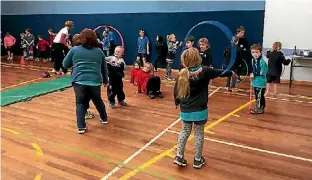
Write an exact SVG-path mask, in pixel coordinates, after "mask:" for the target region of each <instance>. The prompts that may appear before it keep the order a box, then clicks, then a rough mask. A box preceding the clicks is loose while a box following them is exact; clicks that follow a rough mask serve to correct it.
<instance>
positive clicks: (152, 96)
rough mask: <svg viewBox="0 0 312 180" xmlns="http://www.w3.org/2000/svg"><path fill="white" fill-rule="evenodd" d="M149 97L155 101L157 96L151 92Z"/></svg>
mask: <svg viewBox="0 0 312 180" xmlns="http://www.w3.org/2000/svg"><path fill="white" fill-rule="evenodd" d="M148 97H149V98H150V99H155V95H154V94H153V93H152V92H151V91H150V92H149V93H148Z"/></svg>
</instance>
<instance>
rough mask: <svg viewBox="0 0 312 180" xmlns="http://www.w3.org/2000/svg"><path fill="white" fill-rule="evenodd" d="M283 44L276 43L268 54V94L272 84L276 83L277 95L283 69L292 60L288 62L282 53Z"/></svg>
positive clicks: (275, 91)
mask: <svg viewBox="0 0 312 180" xmlns="http://www.w3.org/2000/svg"><path fill="white" fill-rule="evenodd" d="M281 49H282V43H280V42H275V43H274V44H273V46H272V50H271V51H268V52H267V58H268V59H269V60H268V73H267V83H268V84H267V93H269V88H270V84H271V83H274V94H276V93H277V84H279V83H280V82H281V75H282V71H283V70H282V69H283V66H282V64H284V65H289V63H290V60H286V59H285V56H284V54H283V53H282V52H281V51H280V50H281Z"/></svg>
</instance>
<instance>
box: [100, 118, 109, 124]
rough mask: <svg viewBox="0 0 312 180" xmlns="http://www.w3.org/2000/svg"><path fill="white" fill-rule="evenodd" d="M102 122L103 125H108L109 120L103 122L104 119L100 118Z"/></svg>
mask: <svg viewBox="0 0 312 180" xmlns="http://www.w3.org/2000/svg"><path fill="white" fill-rule="evenodd" d="M100 122H101V123H102V124H108V121H107V118H106V119H105V120H103V119H102V118H100Z"/></svg>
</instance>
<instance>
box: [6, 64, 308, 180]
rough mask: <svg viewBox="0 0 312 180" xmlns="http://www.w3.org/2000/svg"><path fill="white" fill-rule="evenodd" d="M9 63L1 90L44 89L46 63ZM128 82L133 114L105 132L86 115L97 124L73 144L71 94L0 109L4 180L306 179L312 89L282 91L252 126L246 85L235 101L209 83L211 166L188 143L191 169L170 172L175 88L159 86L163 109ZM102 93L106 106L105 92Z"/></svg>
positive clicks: (117, 116)
mask: <svg viewBox="0 0 312 180" xmlns="http://www.w3.org/2000/svg"><path fill="white" fill-rule="evenodd" d="M7 63H8V62H4V61H3V62H2V65H1V71H2V73H1V76H2V77H1V80H2V88H6V89H11V88H16V87H18V86H25V85H27V84H31V83H37V82H40V81H46V80H49V79H41V78H40V75H41V73H42V72H44V71H47V70H49V68H47V67H49V66H51V64H50V63H48V64H42V63H37V64H32V66H30V65H26V66H20V65H18V64H12V63H9V64H7ZM39 65H40V66H41V67H37V66H39ZM160 74H161V75H162V74H163V72H160ZM127 75H129V73H127ZM52 78H54V77H52ZM127 79H129V77H127V78H126V80H125V81H124V84H125V92H126V100H127V102H128V104H129V106H128V107H120V108H117V109H115V110H112V109H110V108H109V107H108V106H107V112H108V117H109V119H108V120H109V124H107V125H103V124H101V123H100V122H99V120H98V114H97V112H96V110H95V108H94V106H93V105H91V111H92V112H94V113H95V115H96V117H95V119H91V120H88V127H89V131H88V132H87V133H86V134H84V135H79V134H77V129H76V116H75V98H74V91H73V89H72V88H69V89H67V90H65V91H62V92H55V93H51V94H47V95H44V96H41V97H37V98H34V99H32V100H31V101H28V102H21V103H16V104H13V105H10V106H7V107H2V110H1V116H2V127H1V144H2V145H1V147H2V151H1V153H2V154H1V158H2V167H1V168H2V169H1V171H2V179H5V180H13V179H14V180H26V179H30V180H32V179H36V180H40V179H42V180H50V179H51V180H56V179H57V180H63V179H71V180H80V179H86V180H93V179H94V180H98V179H107V178H108V179H140V180H141V179H142V180H147V179H165V180H167V179H168V180H169V179H176V180H183V179H185V180H187V179H189V180H195V179H200V180H201V179H216V180H223V179H230V180H236V179H237V180H245V179H246V180H247V179H255V180H259V179H263V180H269V179H272V180H279V179H281V180H282V179H283V180H284V179H304V180H307V179H312V143H311V142H312V131H311V128H312V111H311V108H312V93H311V92H312V87H311V86H300V85H294V87H293V88H292V89H291V90H290V91H289V90H288V88H287V84H281V86H280V89H279V90H280V92H281V93H280V94H278V95H277V96H273V95H268V96H267V111H266V113H265V114H263V115H257V116H253V115H250V114H249V113H248V107H249V104H248V102H249V92H248V91H249V82H248V80H245V81H244V82H243V83H242V84H239V86H238V88H239V89H240V90H239V91H238V92H236V93H229V92H227V91H226V90H225V89H224V88H222V87H223V86H224V79H218V80H214V81H213V82H212V86H211V87H210V90H209V91H210V99H209V121H208V123H207V125H206V129H205V130H206V134H205V137H206V138H205V139H206V141H205V145H204V152H203V153H204V156H205V157H206V160H207V164H206V165H205V166H204V167H203V168H202V169H201V170H195V169H193V168H192V166H191V165H192V162H193V154H194V145H193V144H194V139H193V137H192V136H191V137H190V139H189V142H188V143H187V149H186V154H185V156H186V159H187V160H188V162H189V166H187V167H186V168H178V167H177V166H175V165H174V164H173V157H174V156H175V145H176V143H177V136H178V132H179V130H180V127H181V123H180V121H179V120H177V119H178V114H179V111H178V110H176V109H175V107H174V104H173V98H172V88H173V87H172V83H170V82H167V81H163V85H162V91H163V92H164V95H165V98H164V99H154V100H150V99H148V97H146V96H145V95H142V94H133V92H134V91H135V90H136V87H135V86H129V82H128V80H127ZM2 90H3V89H2ZM102 92H103V95H102V97H103V100H104V101H105V104H106V105H107V100H106V89H104V88H103V89H102ZM91 104H92V103H91Z"/></svg>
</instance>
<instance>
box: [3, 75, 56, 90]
mask: <svg viewBox="0 0 312 180" xmlns="http://www.w3.org/2000/svg"><path fill="white" fill-rule="evenodd" d="M53 76H54V74H51V75H50V77H53ZM41 79H45V78H42V77H40V78H36V79H32V80H29V81H24V82H21V83H18V84H13V85H11V86H7V87H4V88H1V91H2V90H5V89H10V88H13V87H16V86H20V85H23V84H28V83H31V82H35V81H38V80H41Z"/></svg>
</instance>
